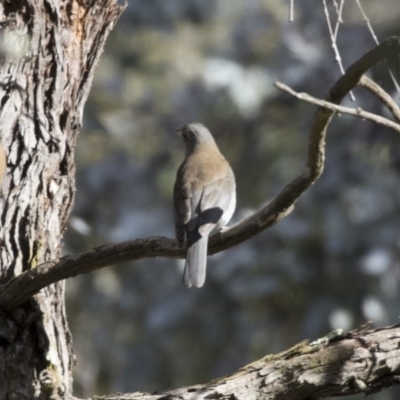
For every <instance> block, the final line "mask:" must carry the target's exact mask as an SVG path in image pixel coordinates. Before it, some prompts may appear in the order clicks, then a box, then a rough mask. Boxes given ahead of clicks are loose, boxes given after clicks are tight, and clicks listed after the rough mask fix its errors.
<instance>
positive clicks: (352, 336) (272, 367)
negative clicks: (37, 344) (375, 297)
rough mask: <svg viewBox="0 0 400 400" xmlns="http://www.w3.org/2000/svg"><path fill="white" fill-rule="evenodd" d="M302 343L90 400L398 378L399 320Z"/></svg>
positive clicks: (346, 391) (276, 395) (179, 399)
mask: <svg viewBox="0 0 400 400" xmlns="http://www.w3.org/2000/svg"><path fill="white" fill-rule="evenodd" d="M324 339H325V338H322V340H319V341H317V342H321V343H320V344H319V343H317V342H314V343H311V344H310V343H308V342H306V341H305V342H302V343H299V344H297V345H296V346H294V347H292V348H291V349H289V350H287V351H285V352H283V353H280V354H276V355H270V356H266V357H264V358H262V359H261V360H258V361H255V362H253V363H251V364H249V365H246V366H245V367H243V368H240V369H239V370H238V371H236V372H235V373H233V374H231V375H227V376H224V377H221V378H218V379H215V380H213V381H211V382H208V383H206V384H203V385H195V386H189V387H185V388H180V389H174V390H168V391H166V392H163V393H157V394H149V393H142V392H136V393H125V394H113V395H107V396H101V397H98V396H95V397H93V400H100V399H102V400H161V399H162V400H195V399H214V400H230V399H235V400H252V399H268V400H294V399H295V400H307V399H308V400H309V399H320V398H324V397H330V396H332V397H334V396H343V395H351V394H357V393H365V394H371V393H373V392H377V391H379V390H381V389H382V388H387V387H391V386H394V385H398V384H399V383H400V325H394V326H391V327H385V328H378V329H368V327H361V328H359V329H358V330H355V331H352V332H349V333H347V334H345V335H340V336H336V337H333V338H332V339H328V337H327V338H326V340H324Z"/></svg>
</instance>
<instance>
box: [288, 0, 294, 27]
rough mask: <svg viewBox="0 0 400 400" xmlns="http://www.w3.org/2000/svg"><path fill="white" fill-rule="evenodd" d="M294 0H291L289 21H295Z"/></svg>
mask: <svg viewBox="0 0 400 400" xmlns="http://www.w3.org/2000/svg"><path fill="white" fill-rule="evenodd" d="M293 3H294V0H290V3H289V22H293V21H294V10H293V9H294V4H293Z"/></svg>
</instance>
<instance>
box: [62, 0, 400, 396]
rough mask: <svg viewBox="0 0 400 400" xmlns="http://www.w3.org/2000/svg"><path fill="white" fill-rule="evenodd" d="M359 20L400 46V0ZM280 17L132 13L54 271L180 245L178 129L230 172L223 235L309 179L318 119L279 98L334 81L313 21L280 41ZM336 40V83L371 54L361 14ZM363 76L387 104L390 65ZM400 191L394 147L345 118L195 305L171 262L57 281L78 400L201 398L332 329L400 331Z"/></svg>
mask: <svg viewBox="0 0 400 400" xmlns="http://www.w3.org/2000/svg"><path fill="white" fill-rule="evenodd" d="M328 3H329V4H330V3H331V2H330V1H328ZM364 3H366V4H364V7H365V11H366V13H367V15H368V16H369V18H370V21H371V24H372V26H373V27H374V29H375V32H376V34H377V36H378V38H379V39H380V40H383V39H385V38H387V37H389V36H392V35H395V34H400V7H399V6H398V0H379V1H378V0H375V1H368V2H364ZM288 11H289V1H281V0H246V1H239V0H168V1H164V0H129V5H128V8H127V9H126V11H125V12H124V13H123V15H122V17H121V19H120V20H119V22H118V24H117V26H116V28H115V29H114V31H113V32H112V33H111V35H110V37H109V39H108V41H107V45H106V48H105V52H104V54H103V56H102V59H101V62H100V64H99V66H98V69H97V74H96V78H95V82H94V85H93V88H92V91H91V95H90V98H89V100H88V102H87V105H86V108H85V115H84V125H83V131H82V134H81V135H80V137H79V140H78V145H77V150H76V161H77V195H76V204H75V208H74V211H73V214H72V216H71V218H70V225H69V229H68V232H67V234H66V237H65V249H64V250H65V253H75V252H81V251H85V250H88V249H90V248H92V247H94V246H98V245H101V244H107V243H116V242H119V241H123V240H131V239H135V238H144V237H147V236H154V235H163V236H168V237H173V236H174V224H173V216H172V202H171V196H172V188H173V184H174V181H175V173H176V170H177V168H178V166H179V164H180V163H181V162H182V159H183V145H182V143H181V141H180V138H179V137H177V136H176V134H175V130H176V129H177V128H179V127H181V126H182V125H183V124H185V123H188V122H192V121H200V122H202V123H204V124H205V125H206V126H207V127H209V129H210V130H211V131H212V132H213V134H214V136H215V138H216V141H217V143H218V144H219V147H220V149H221V151H222V152H223V153H224V155H225V156H226V158H227V159H228V160H229V161H230V163H231V165H232V167H233V170H234V171H235V175H236V181H237V192H238V206H237V210H236V213H235V216H234V218H233V221H232V222H236V221H238V220H240V219H241V218H243V217H245V216H247V215H249V214H250V213H252V212H254V211H255V210H257V209H258V208H259V207H261V206H262V205H264V204H265V203H267V202H268V201H269V200H271V199H272V198H273V197H274V196H275V195H276V194H277V193H278V192H279V191H280V190H281V189H282V188H283V186H284V185H286V184H287V183H288V182H289V181H290V180H292V179H293V178H295V177H296V176H297V175H298V174H299V173H300V172H301V171H302V170H303V169H304V166H305V162H306V150H307V141H308V139H307V135H308V130H309V126H310V121H311V119H312V115H313V113H314V111H315V107H314V106H312V105H309V104H305V103H301V102H299V101H297V100H295V99H294V98H291V97H290V96H288V95H286V94H284V93H281V92H279V91H278V90H277V89H275V88H274V87H273V82H274V81H276V80H279V81H282V82H284V83H286V84H288V85H290V86H291V87H293V88H294V89H295V90H297V91H305V92H308V93H310V94H312V95H314V96H316V97H322V96H324V94H325V92H326V91H327V90H328V89H329V88H330V87H331V86H332V84H333V83H334V82H335V81H336V79H337V78H338V77H339V76H340V71H339V67H338V65H337V63H336V62H335V56H334V53H333V50H332V47H331V41H330V37H329V32H328V28H327V23H326V20H325V15H324V10H323V7H322V3H321V2H319V1H309V0H297V1H295V9H294V11H295V13H294V17H295V19H294V22H292V23H289V22H288ZM330 11H331V15H332V17H334V16H335V11H334V9H333V8H330ZM343 22H344V23H343V24H342V26H341V27H340V30H339V34H338V47H339V49H340V53H341V56H342V60H343V64H344V66H345V68H346V67H347V66H349V65H350V64H351V63H352V62H354V61H355V60H356V59H357V58H358V57H359V56H361V55H362V54H363V53H365V52H366V51H367V50H369V49H370V48H371V47H373V45H374V42H373V39H372V37H371V34H370V32H369V30H368V28H367V25H366V23H365V21H364V20H363V17H362V15H361V13H360V10H359V9H358V8H357V5H356V2H354V1H347V2H346V3H345V7H344V11H343ZM371 76H372V77H374V79H376V80H377V82H379V83H380V84H381V85H383V87H385V88H386V90H388V91H389V92H390V93H391V94H392V95H393V96H394V97H395V98H398V93H397V94H396V93H395V91H394V87H393V84H392V83H391V81H390V79H389V74H388V72H387V67H386V66H385V65H381V66H379V67H377V68H375V69H374V70H373V71H372V72H371ZM354 94H355V96H356V99H357V101H356V103H352V102H351V101H350V99H349V98H347V99H346V100H345V105H347V106H352V107H356V106H360V107H363V108H365V109H368V110H369V111H372V112H375V113H380V114H383V115H385V116H388V114H387V112H386V110H385V109H384V108H383V107H382V105H381V104H380V103H379V102H377V101H376V100H375V99H374V98H373V97H372V96H371V95H370V94H369V93H367V92H366V91H365V90H362V89H357V90H355V91H354ZM399 187H400V138H399V137H398V135H397V134H396V133H395V132H392V131H389V130H388V129H386V128H383V127H380V126H376V125H374V124H372V123H369V122H365V121H362V120H360V119H356V118H351V117H348V116H345V115H343V116H341V117H340V118H335V120H334V122H333V123H332V124H331V126H330V128H329V132H328V141H327V160H326V168H325V172H324V174H323V176H322V177H321V179H320V180H319V181H318V182H317V183H316V184H315V185H314V186H313V187H312V188H311V189H310V190H309V191H308V192H307V193H305V194H304V195H303V197H302V198H301V199H300V201H299V202H298V203H297V205H296V208H295V210H294V212H293V213H292V214H291V215H290V216H289V217H287V218H286V219H285V220H284V221H282V222H281V223H279V224H278V225H276V226H274V227H272V228H271V229H269V230H267V231H265V232H264V233H262V234H260V235H258V236H257V237H255V238H253V239H252V240H249V241H247V242H246V243H243V244H241V245H239V246H237V247H235V248H232V249H229V250H227V251H225V252H224V253H222V254H218V255H215V256H212V257H209V260H208V273H207V274H208V275H207V281H206V284H205V286H204V287H203V288H202V289H200V290H195V289H192V290H187V289H186V288H184V286H183V285H182V277H181V276H182V270H183V261H182V260H172V259H145V260H140V261H136V262H132V263H126V264H123V265H118V266H113V267H110V268H104V269H101V270H99V271H96V272H93V273H91V274H89V275H81V276H78V277H76V278H74V279H69V280H68V281H67V313H68V317H69V322H70V327H71V330H72V335H73V340H74V349H75V352H76V355H77V366H76V369H75V372H76V374H75V385H76V389H75V394H76V395H77V396H83V397H89V396H91V395H94V394H97V395H100V394H105V393H110V392H115V391H119V392H127V391H151V392H153V391H162V390H165V389H168V388H175V387H179V386H184V385H191V384H195V383H202V382H206V381H208V380H210V379H212V378H216V377H218V376H221V375H224V374H228V373H231V372H233V371H235V370H236V369H238V368H239V367H241V366H243V365H245V364H247V363H250V362H252V361H254V360H256V359H258V358H261V357H263V356H264V355H266V354H270V353H276V352H280V351H283V350H285V349H287V348H289V347H290V346H293V345H295V344H296V343H298V342H299V341H301V340H303V339H305V338H309V339H311V340H315V339H317V338H319V337H322V336H324V335H326V334H327V333H328V332H330V331H331V330H332V329H335V328H339V327H340V328H343V329H344V330H350V329H352V328H355V327H357V326H359V325H360V324H362V323H365V322H366V321H368V320H371V321H373V322H374V323H375V325H376V326H384V325H388V324H393V323H397V322H399V314H400V296H399V285H400V266H399V259H400V258H399V253H400V235H399V234H400V212H399V211H400V190H399ZM399 396H400V392H399V390H395V389H392V390H386V391H384V392H382V393H379V394H376V395H373V396H371V397H370V398H371V399H375V400H378V399H379V400H392V399H398V398H399ZM361 398H364V395H360V396H354V397H352V398H351V399H361Z"/></svg>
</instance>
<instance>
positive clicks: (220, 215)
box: [173, 122, 236, 288]
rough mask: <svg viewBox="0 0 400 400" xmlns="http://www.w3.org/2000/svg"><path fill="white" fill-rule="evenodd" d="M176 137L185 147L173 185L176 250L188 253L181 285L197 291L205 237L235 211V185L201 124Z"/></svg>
mask: <svg viewBox="0 0 400 400" xmlns="http://www.w3.org/2000/svg"><path fill="white" fill-rule="evenodd" d="M177 133H178V135H179V136H181V137H182V139H183V142H184V145H185V158H184V160H183V162H182V164H181V165H180V167H179V168H178V171H177V174H176V181H175V185H174V193H173V203H174V216H175V234H176V238H177V241H178V244H179V246H180V247H183V246H184V244H186V249H187V250H186V262H185V269H184V272H183V282H184V284H185V286H186V287H188V288H190V287H192V286H194V287H198V288H199V287H202V286H203V285H204V282H205V278H206V263H207V249H208V237H209V235H210V234H211V233H212V232H213V231H217V230H221V229H222V228H224V227H225V226H226V225H227V224H228V222H229V221H230V220H231V218H232V215H233V213H234V211H235V208H236V182H235V176H234V174H233V171H232V168H231V167H230V165H229V163H228V161H227V160H226V159H225V158H224V156H223V155H222V154H221V152H220V151H219V148H218V146H217V144H216V142H215V140H214V138H213V136H212V134H211V132H210V131H209V130H208V129H207V128H206V127H205V126H204V125H203V124H201V123H199V122H192V123H190V124H186V125H184V126H183V127H182V128H180V129H178V130H177Z"/></svg>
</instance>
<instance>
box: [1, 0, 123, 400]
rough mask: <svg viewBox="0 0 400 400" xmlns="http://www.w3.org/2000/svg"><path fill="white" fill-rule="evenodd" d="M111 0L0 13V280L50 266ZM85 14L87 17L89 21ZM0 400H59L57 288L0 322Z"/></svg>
mask: <svg viewBox="0 0 400 400" xmlns="http://www.w3.org/2000/svg"><path fill="white" fill-rule="evenodd" d="M122 9H123V7H121V6H118V5H117V1H116V0H102V1H78V0H60V1H57V0H43V1H33V0H20V1H12V2H7V1H3V2H2V4H0V27H1V28H2V30H1V31H0V35H1V36H0V43H1V51H0V57H1V58H0V105H1V109H0V136H1V142H2V144H3V147H4V150H5V153H6V156H7V170H6V175H5V176H4V180H3V183H2V197H1V199H0V210H1V229H0V240H1V243H2V246H0V280H1V281H2V282H6V281H8V280H9V279H11V278H12V277H15V276H18V275H20V274H21V273H23V272H24V271H28V270H31V269H33V268H35V267H37V266H38V265H40V264H42V263H44V262H46V261H49V260H52V259H54V258H59V257H60V254H61V239H62V235H63V232H64V231H65V228H66V224H67V218H68V215H69V213H70V210H71V207H72V205H73V200H74V190H75V181H74V180H75V164H74V157H73V156H74V149H75V142H76V136H77V134H78V132H79V130H80V128H81V121H82V112H83V107H84V103H85V101H86V98H87V96H88V93H89V89H90V84H91V81H92V78H93V74H94V69H95V66H96V64H97V61H98V59H99V56H100V54H101V51H102V48H103V45H104V41H105V39H106V37H107V35H108V33H109V31H110V30H111V28H112V27H113V24H114V23H115V21H116V19H117V18H118V16H119V15H120V13H121V12H122ZM89 11H90V12H89ZM0 326H1V327H0V382H1V385H0V399H9V398H13V399H32V398H35V399H44V398H56V397H57V396H61V397H65V396H68V395H69V394H70V393H71V390H72V387H71V386H72V375H71V371H72V368H73V365H74V356H73V351H72V344H71V335H70V333H69V330H68V325H67V321H66V315H65V305H64V282H63V281H60V282H56V283H54V284H52V285H50V286H47V287H46V288H44V289H42V290H41V291H40V292H39V293H38V294H37V295H36V296H35V297H34V298H33V299H30V300H29V301H27V302H25V303H23V304H21V305H20V306H19V307H18V308H17V309H14V310H12V311H10V312H7V313H6V312H3V313H1V314H0Z"/></svg>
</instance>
